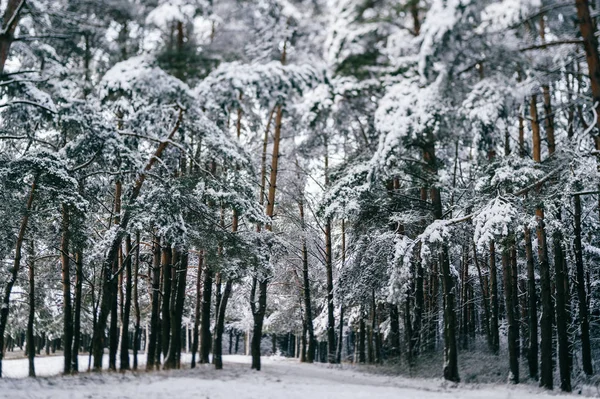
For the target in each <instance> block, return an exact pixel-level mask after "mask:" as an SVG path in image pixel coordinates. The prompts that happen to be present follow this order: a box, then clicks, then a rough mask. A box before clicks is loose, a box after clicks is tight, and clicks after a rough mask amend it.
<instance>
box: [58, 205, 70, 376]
mask: <svg viewBox="0 0 600 399" xmlns="http://www.w3.org/2000/svg"><path fill="white" fill-rule="evenodd" d="M61 229H62V237H61V242H60V253H61V255H60V260H61V266H62V286H63V347H64V365H63V373H65V374H70V373H71V361H72V359H71V357H72V354H71V353H72V352H71V350H72V348H73V309H72V307H71V275H70V262H69V260H70V257H69V235H70V233H69V209H68V207H67V205H66V204H62V226H61Z"/></svg>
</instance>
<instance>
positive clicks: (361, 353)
mask: <svg viewBox="0 0 600 399" xmlns="http://www.w3.org/2000/svg"><path fill="white" fill-rule="evenodd" d="M358 328H359V333H358V362H359V363H363V364H364V363H365V361H366V357H365V338H366V334H365V319H364V317H363V315H362V312H361V315H360V321H359V327H358Z"/></svg>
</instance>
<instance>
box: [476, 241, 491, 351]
mask: <svg viewBox="0 0 600 399" xmlns="http://www.w3.org/2000/svg"><path fill="white" fill-rule="evenodd" d="M473 261H474V263H475V267H476V268H477V275H478V276H479V285H481V293H482V298H481V302H482V303H483V314H484V317H485V320H484V323H483V326H484V331H485V336H486V338H487V343H488V347H489V348H490V349H492V350H493V345H492V334H491V332H490V304H489V298H488V292H487V290H486V288H485V286H486V284H485V282H484V279H483V273H482V272H481V266H480V264H479V258H477V247H476V246H475V242H473Z"/></svg>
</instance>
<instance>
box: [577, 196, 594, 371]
mask: <svg viewBox="0 0 600 399" xmlns="http://www.w3.org/2000/svg"><path fill="white" fill-rule="evenodd" d="M574 203H575V213H574V218H575V239H574V241H575V242H574V246H575V267H576V269H577V273H576V274H577V300H578V305H579V326H580V329H581V360H582V363H583V372H584V373H586V374H587V375H592V374H594V368H593V366H592V349H591V345H590V322H589V316H588V301H587V293H586V291H585V285H586V284H585V273H584V265H583V248H582V245H581V197H580V196H579V195H576V196H575V197H574Z"/></svg>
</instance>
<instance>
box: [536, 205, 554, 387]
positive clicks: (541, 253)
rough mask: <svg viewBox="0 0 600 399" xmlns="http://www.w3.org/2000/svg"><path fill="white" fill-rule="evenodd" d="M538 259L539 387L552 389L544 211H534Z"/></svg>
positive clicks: (551, 311)
mask: <svg viewBox="0 0 600 399" xmlns="http://www.w3.org/2000/svg"><path fill="white" fill-rule="evenodd" d="M536 217H537V223H538V224H537V237H538V257H539V261H540V280H541V286H542V296H541V297H542V318H541V325H540V327H541V331H542V340H541V346H540V348H541V376H540V377H541V378H540V386H542V387H544V388H548V389H552V388H553V386H554V382H553V371H552V363H553V348H552V323H553V319H554V304H553V300H552V288H551V280H550V265H549V263H548V248H547V244H546V232H545V227H544V211H543V210H542V209H541V208H538V209H537V210H536Z"/></svg>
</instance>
